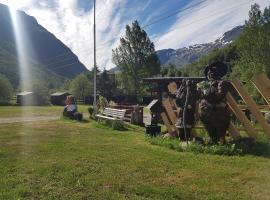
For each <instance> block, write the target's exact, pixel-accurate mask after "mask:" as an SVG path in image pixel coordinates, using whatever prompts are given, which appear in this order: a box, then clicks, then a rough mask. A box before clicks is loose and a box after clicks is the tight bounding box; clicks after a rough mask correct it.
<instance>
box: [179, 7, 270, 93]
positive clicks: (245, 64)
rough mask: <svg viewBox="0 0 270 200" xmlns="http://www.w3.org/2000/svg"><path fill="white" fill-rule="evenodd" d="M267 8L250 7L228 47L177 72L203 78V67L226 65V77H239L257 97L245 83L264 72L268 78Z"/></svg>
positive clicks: (269, 27)
mask: <svg viewBox="0 0 270 200" xmlns="http://www.w3.org/2000/svg"><path fill="white" fill-rule="evenodd" d="M269 58H270V6H269V7H267V8H265V9H264V10H263V11H261V10H260V7H259V5H257V4H254V5H253V6H252V7H251V10H250V12H249V19H248V20H247V21H246V22H245V26H244V30H243V32H242V34H241V35H240V36H239V38H238V39H236V40H235V41H234V42H232V43H231V44H229V45H227V46H226V47H225V48H223V49H217V50H214V51H212V52H211V53H210V54H208V55H207V56H203V57H202V58H200V59H199V60H198V61H197V62H194V63H192V64H190V65H186V66H185V67H184V68H183V69H181V70H180V72H181V73H182V74H183V75H187V76H203V69H204V67H205V66H206V65H207V64H208V63H211V62H213V61H223V62H226V63H228V64H229V66H230V68H231V72H230V74H229V75H228V78H231V79H232V78H240V79H241V80H242V81H246V82H247V87H248V89H249V91H250V92H252V93H253V94H254V95H255V96H257V95H258V94H257V93H256V92H255V89H254V88H253V87H252V85H251V83H249V80H250V79H251V78H252V77H253V76H254V75H256V74H259V73H262V72H265V73H266V74H267V75H268V76H270V62H269Z"/></svg>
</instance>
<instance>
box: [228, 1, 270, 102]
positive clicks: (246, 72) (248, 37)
mask: <svg viewBox="0 0 270 200" xmlns="http://www.w3.org/2000/svg"><path fill="white" fill-rule="evenodd" d="M269 35H270V7H268V8H265V10H264V12H262V11H261V10H260V7H259V5H258V4H254V5H252V6H251V10H250V11H249V19H248V20H247V21H246V23H245V28H244V32H243V34H242V35H241V36H240V37H239V39H238V40H237V41H236V45H237V51H238V53H239V59H238V60H237V61H236V62H235V65H234V67H233V72H232V75H231V76H232V77H238V78H240V79H241V80H243V81H246V82H247V85H246V86H247V87H248V90H249V91H250V92H251V93H252V94H253V95H254V96H255V98H259V97H260V96H259V94H258V93H257V92H256V89H255V88H254V86H253V85H252V84H251V83H250V79H251V78H252V77H253V76H254V75H256V74H259V73H262V72H265V73H266V74H267V75H268V76H270V62H269V57H270V36H269Z"/></svg>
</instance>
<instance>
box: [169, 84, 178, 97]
mask: <svg viewBox="0 0 270 200" xmlns="http://www.w3.org/2000/svg"><path fill="white" fill-rule="evenodd" d="M168 90H169V92H170V93H171V94H176V92H177V84H176V83H175V82H171V83H170V84H169V85H168Z"/></svg>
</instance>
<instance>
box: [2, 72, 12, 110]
mask: <svg viewBox="0 0 270 200" xmlns="http://www.w3.org/2000/svg"><path fill="white" fill-rule="evenodd" d="M12 92H13V88H12V86H11V83H10V81H9V80H8V79H7V78H6V77H5V76H3V75H1V74H0V105H7V104H8V103H9V101H10V99H11V97H12Z"/></svg>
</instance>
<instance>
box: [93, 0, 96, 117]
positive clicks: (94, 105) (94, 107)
mask: <svg viewBox="0 0 270 200" xmlns="http://www.w3.org/2000/svg"><path fill="white" fill-rule="evenodd" d="M93 111H94V115H95V114H97V63H96V0H94V101H93Z"/></svg>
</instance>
